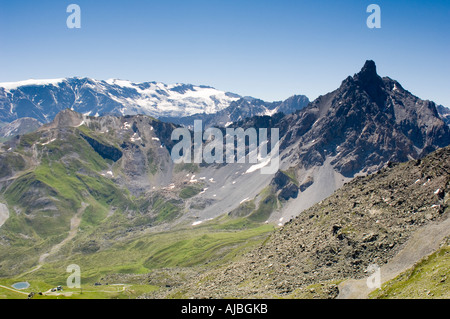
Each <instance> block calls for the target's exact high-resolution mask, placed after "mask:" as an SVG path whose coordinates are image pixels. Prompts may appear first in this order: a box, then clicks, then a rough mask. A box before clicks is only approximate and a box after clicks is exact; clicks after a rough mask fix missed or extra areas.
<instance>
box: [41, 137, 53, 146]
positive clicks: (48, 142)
mask: <svg viewBox="0 0 450 319" xmlns="http://www.w3.org/2000/svg"><path fill="white" fill-rule="evenodd" d="M54 141H56V138H52V139H51V140H50V141H47V142H45V143H42V144H41V145H47V144H50V143H52V142H54Z"/></svg>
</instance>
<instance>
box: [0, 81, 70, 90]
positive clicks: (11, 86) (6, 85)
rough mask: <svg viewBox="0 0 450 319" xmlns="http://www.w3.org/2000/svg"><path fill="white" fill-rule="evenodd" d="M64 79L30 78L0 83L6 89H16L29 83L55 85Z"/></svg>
mask: <svg viewBox="0 0 450 319" xmlns="http://www.w3.org/2000/svg"><path fill="white" fill-rule="evenodd" d="M62 81H64V78H60V79H41V80H37V79H29V80H25V81H18V82H3V83H0V87H3V88H5V89H6V90H15V89H17V88H19V87H21V86H28V85H55V84H59V83H61V82H62Z"/></svg>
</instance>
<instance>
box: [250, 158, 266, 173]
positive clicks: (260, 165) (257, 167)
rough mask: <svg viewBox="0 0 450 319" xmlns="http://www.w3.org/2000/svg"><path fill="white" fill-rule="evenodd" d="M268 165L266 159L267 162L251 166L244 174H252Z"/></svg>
mask: <svg viewBox="0 0 450 319" xmlns="http://www.w3.org/2000/svg"><path fill="white" fill-rule="evenodd" d="M269 163H270V158H268V159H267V160H265V161H264V162H262V163H259V164H255V165H252V166H250V168H249V169H248V170H247V171H246V172H245V174H248V173H253V172H254V171H256V170H258V169H261V168H263V167H265V166H267V165H268V164H269Z"/></svg>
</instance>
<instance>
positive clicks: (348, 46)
mask: <svg viewBox="0 0 450 319" xmlns="http://www.w3.org/2000/svg"><path fill="white" fill-rule="evenodd" d="M71 3H75V4H78V5H79V6H80V7H81V29H68V28H67V26H66V19H67V17H68V16H69V13H66V8H67V6H68V5H69V4H71ZM371 3H376V4H378V5H379V6H380V8H381V29H369V28H368V27H367V25H366V19H367V17H368V16H369V13H367V12H366V8H367V6H368V5H369V4H371ZM449 34H450V1H448V0H441V1H439V0H435V1H415V0H408V1H401V0H396V1H392V0H391V1H377V0H372V1H363V0H348V1H320V0H318V1H301V0H296V1H283V0H278V1H266V0H257V1H254V0H239V1H237V0H221V1H217V0H207V1H204V0H202V1H200V0H196V1H190V0H183V1H181V0H160V1H152V0H146V1H144V0H142V1H140V0H129V1H114V0H109V1H106V0H71V1H64V0H56V1H39V0H34V1H31V0H14V1H10V0H0V82H8V81H19V80H25V79H29V78H37V79H40V78H43V79H45V78H59V77H71V76H82V77H84V76H87V77H92V78H95V79H99V80H105V79H109V78H120V79H127V80H131V81H135V82H142V81H161V82H165V83H168V84H170V83H192V84H204V85H211V86H213V87H216V88H217V89H221V90H225V91H230V92H234V93H238V94H241V95H250V96H254V97H258V98H261V99H264V100H267V101H273V100H283V99H286V98H287V97H289V96H291V95H293V94H305V95H307V96H308V97H309V98H310V99H314V98H316V97H317V96H318V95H320V94H325V93H327V92H329V91H331V90H334V89H335V88H337V87H338V86H339V85H340V83H341V81H342V80H343V79H344V78H345V77H347V76H348V75H353V74H354V73H356V72H358V71H359V70H360V69H361V67H362V66H363V64H364V61H365V60H367V59H372V60H374V61H375V62H376V64H377V68H378V73H379V74H380V75H382V76H389V77H391V78H393V79H396V80H398V81H399V82H400V83H401V84H402V85H403V86H404V88H406V89H408V90H409V91H411V92H412V93H413V94H415V95H417V96H419V97H421V98H423V99H430V100H433V101H435V102H437V103H440V104H443V105H446V106H449V107H450V62H449V57H450V41H449Z"/></svg>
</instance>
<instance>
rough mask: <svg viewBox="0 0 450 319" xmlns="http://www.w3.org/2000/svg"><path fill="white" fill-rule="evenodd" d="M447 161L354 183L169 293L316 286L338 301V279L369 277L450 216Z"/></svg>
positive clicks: (446, 152) (270, 292)
mask: <svg viewBox="0 0 450 319" xmlns="http://www.w3.org/2000/svg"><path fill="white" fill-rule="evenodd" d="M449 163H450V148H449V147H447V148H444V149H440V150H438V151H436V152H434V153H432V154H430V155H429V156H427V157H425V158H423V159H422V160H415V161H410V162H407V163H402V164H391V165H389V166H388V167H386V168H384V169H382V170H381V171H380V172H378V173H376V174H372V175H369V176H366V177H360V178H356V179H354V180H353V181H352V182H350V183H348V184H346V185H345V186H344V187H342V188H341V189H339V190H338V191H336V193H334V194H333V195H332V196H331V197H329V198H327V199H326V200H324V201H322V202H320V203H318V204H317V205H314V206H313V207H311V208H310V209H308V210H306V211H304V212H303V213H302V214H301V215H300V216H298V217H296V218H294V219H293V220H291V221H289V222H288V223H287V224H285V226H283V227H282V228H280V229H278V230H277V231H276V232H275V233H274V234H273V235H272V236H271V237H270V238H269V239H268V240H266V241H265V242H264V243H263V244H262V245H260V246H259V247H257V248H256V249H254V250H253V251H251V252H249V253H248V254H246V255H245V256H244V257H243V258H242V259H241V260H239V261H237V262H234V263H230V264H229V265H226V266H224V267H222V268H220V269H217V270H212V271H210V272H207V273H205V274H204V275H202V276H201V277H200V278H198V279H195V280H193V281H192V282H190V283H188V284H186V285H185V286H183V287H181V288H180V289H177V290H175V291H168V292H166V293H169V295H168V296H170V294H171V293H177V294H180V293H182V294H183V296H185V297H199V298H209V297H214V298H217V297H219V298H230V297H233V298H249V297H251V298H254V297H257V298H260V297H269V298H272V297H280V296H281V297H295V296H303V297H310V298H312V297H314V296H315V294H316V290H315V289H312V288H310V287H311V285H315V286H319V287H321V288H320V289H321V290H322V292H325V295H323V294H322V295H320V297H331V298H334V297H336V296H337V295H338V293H339V291H338V288H337V285H336V284H337V283H338V282H339V281H341V280H344V279H347V278H365V277H367V274H366V273H365V270H366V269H367V268H368V266H369V265H370V264H378V265H380V266H382V265H383V264H385V263H387V262H388V261H390V260H391V259H392V258H393V257H394V256H396V254H397V253H398V252H399V251H401V249H402V247H403V244H405V243H407V242H408V239H409V238H411V236H412V235H413V234H415V233H416V232H417V231H418V230H421V229H422V228H423V227H425V226H426V225H428V224H430V223H440V222H443V221H445V220H446V219H448V216H449V212H450V211H449V203H450V202H449V200H450V197H449V196H450V195H449V194H450V193H449V192H450V189H449V186H450V166H449ZM411 194H414V196H411ZM447 230H448V229H447ZM444 235H445V234H444ZM444 235H443V237H445V236H444ZM425 239H426V238H425ZM419 259H420V258H419ZM417 261H419V260H417ZM199 282H201V285H199V284H198V283H199ZM320 284H322V285H320ZM307 287H308V288H307ZM317 293H318V291H317ZM316 296H317V297H319V295H316Z"/></svg>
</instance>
